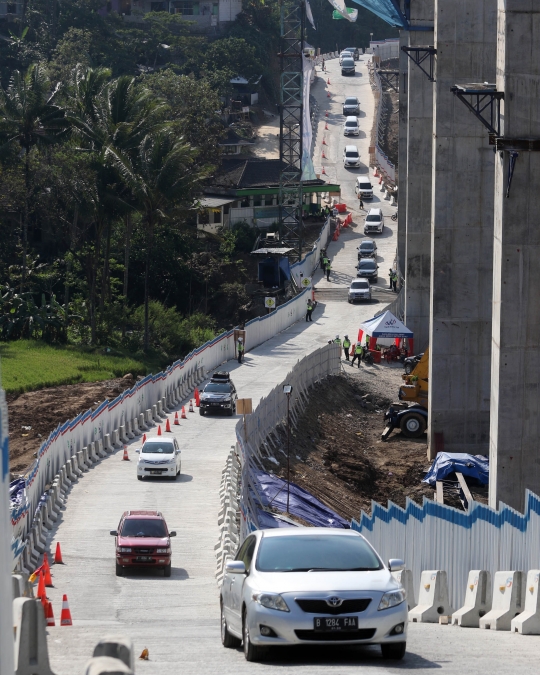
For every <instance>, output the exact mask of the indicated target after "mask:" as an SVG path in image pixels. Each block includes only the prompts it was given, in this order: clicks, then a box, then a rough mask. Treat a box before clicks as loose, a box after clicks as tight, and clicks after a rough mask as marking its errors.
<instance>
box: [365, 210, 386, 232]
mask: <svg viewBox="0 0 540 675" xmlns="http://www.w3.org/2000/svg"><path fill="white" fill-rule="evenodd" d="M383 230H384V216H383V212H382V210H381V209H370V210H369V213H368V214H367V216H366V219H365V221H364V234H373V233H374V232H376V233H378V234H382V233H383Z"/></svg>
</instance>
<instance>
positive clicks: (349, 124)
mask: <svg viewBox="0 0 540 675" xmlns="http://www.w3.org/2000/svg"><path fill="white" fill-rule="evenodd" d="M345 126H346V127H355V126H356V120H351V121H350V122H345Z"/></svg>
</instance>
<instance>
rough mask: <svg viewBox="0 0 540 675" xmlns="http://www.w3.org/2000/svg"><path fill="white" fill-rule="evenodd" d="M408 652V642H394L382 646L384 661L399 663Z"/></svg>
mask: <svg viewBox="0 0 540 675" xmlns="http://www.w3.org/2000/svg"><path fill="white" fill-rule="evenodd" d="M406 650H407V643H406V642H394V643H393V644H392V643H389V644H385V645H381V652H382V657H383V659H395V660H396V661H399V660H400V659H402V658H403V657H404V656H405V652H406Z"/></svg>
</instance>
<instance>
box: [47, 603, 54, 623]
mask: <svg viewBox="0 0 540 675" xmlns="http://www.w3.org/2000/svg"><path fill="white" fill-rule="evenodd" d="M45 618H46V619H47V626H56V621H55V620H54V612H53V608H52V602H48V603H47V610H46V611H45Z"/></svg>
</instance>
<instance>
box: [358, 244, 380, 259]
mask: <svg viewBox="0 0 540 675" xmlns="http://www.w3.org/2000/svg"><path fill="white" fill-rule="evenodd" d="M362 258H375V259H377V244H376V243H375V242H374V241H373V239H364V241H363V242H362V243H361V244H360V246H359V247H358V260H361V259H362Z"/></svg>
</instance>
